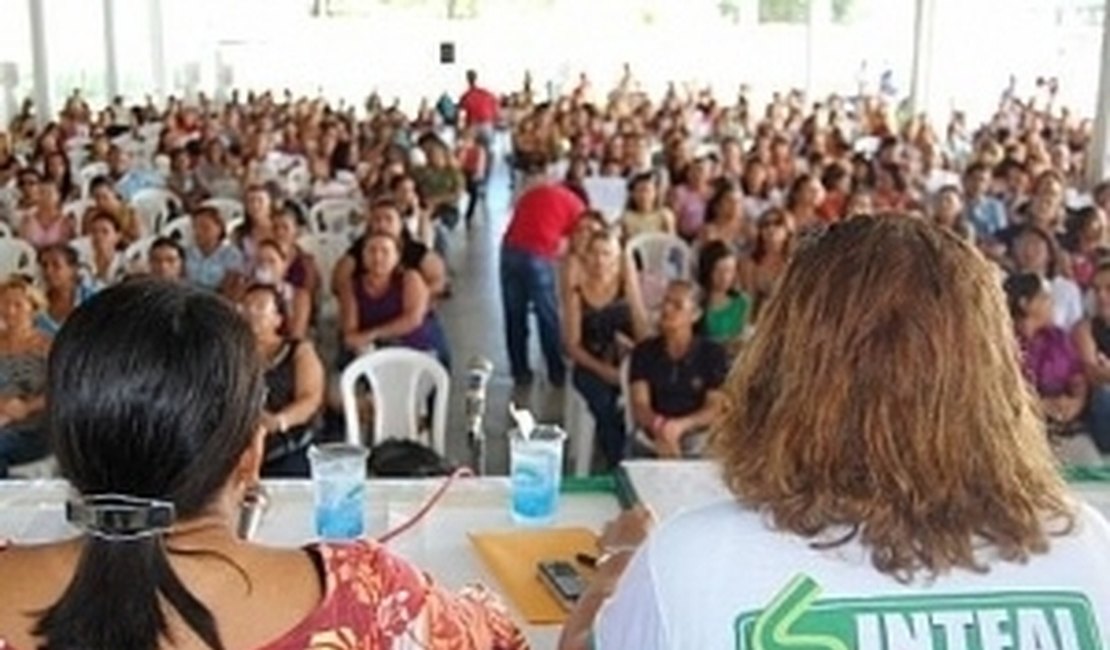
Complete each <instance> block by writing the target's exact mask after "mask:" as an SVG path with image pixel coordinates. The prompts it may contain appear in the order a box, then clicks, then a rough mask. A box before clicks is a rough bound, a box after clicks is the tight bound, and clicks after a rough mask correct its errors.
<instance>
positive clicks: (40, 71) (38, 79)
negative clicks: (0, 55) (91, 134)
mask: <svg viewBox="0 0 1110 650" xmlns="http://www.w3.org/2000/svg"><path fill="white" fill-rule="evenodd" d="M43 4H44V3H43V0H27V7H28V9H29V10H30V11H29V15H30V17H31V68H32V74H33V76H34V80H35V88H34V100H35V118H36V119H37V120H38V122H39V124H46V123H47V122H49V121H50V120H51V119H53V117H54V107H53V105H52V104H51V103H50V73H49V71H48V66H47V57H46V15H45V9H46V8H45V7H44V6H43Z"/></svg>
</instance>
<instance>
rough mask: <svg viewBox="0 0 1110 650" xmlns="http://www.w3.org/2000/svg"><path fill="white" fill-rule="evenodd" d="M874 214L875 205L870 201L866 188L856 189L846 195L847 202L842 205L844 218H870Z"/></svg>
mask: <svg viewBox="0 0 1110 650" xmlns="http://www.w3.org/2000/svg"><path fill="white" fill-rule="evenodd" d="M874 214H875V204H874V202H873V201H872V200H871V191H870V190H868V189H866V188H862V187H861V188H856V189H854V190H852V193H851V194H850V195H848V202H847V203H846V204H845V205H844V218H845V219H851V218H852V217H870V216H872V215H874Z"/></svg>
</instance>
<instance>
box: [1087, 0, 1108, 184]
mask: <svg viewBox="0 0 1110 650" xmlns="http://www.w3.org/2000/svg"><path fill="white" fill-rule="evenodd" d="M1100 60H1101V65H1100V66H1099V73H1098V103H1097V104H1096V106H1095V125H1094V126H1095V132H1094V138H1093V139H1092V141H1091V150H1090V152H1089V158H1088V161H1087V180H1088V181H1089V182H1090V183H1091V184H1092V185H1093V184H1095V183H1099V182H1101V181H1103V180H1106V178H1107V177H1108V176H1110V0H1106V8H1105V9H1104V14H1103V17H1102V56H1101V57H1100Z"/></svg>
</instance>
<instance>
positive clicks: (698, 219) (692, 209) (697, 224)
mask: <svg viewBox="0 0 1110 650" xmlns="http://www.w3.org/2000/svg"><path fill="white" fill-rule="evenodd" d="M674 193H675V209H676V210H675V211H676V212H677V213H678V214H677V216H678V232H679V234H680V235H682V236H683V237H685V238H687V239H693V238H694V237H697V235H698V231H699V230H701V227H702V224H703V223H705V199H704V198H703V197H702V196H701V195H700V194H698V193H697V192H695V191H693V190H691V189H690V188H688V187H686V186H685V185H678V186H676V187H675V188H674Z"/></svg>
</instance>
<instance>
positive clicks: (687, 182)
mask: <svg viewBox="0 0 1110 650" xmlns="http://www.w3.org/2000/svg"><path fill="white" fill-rule="evenodd" d="M709 165H710V162H709V161H708V160H705V159H699V160H695V161H693V162H691V163H688V164H687V165H686V168H685V169H684V170H683V171H682V179H681V180H677V181H676V183H677V184H676V185H674V186H673V188H672V189H671V196H670V200H669V201H668V207H670V209H671V212H672V213H674V215H675V218H676V220H677V221H676V225H677V228H678V234H679V235H681V236H682V238H683V239H685V240H686V241H693V240H694V238H696V237H697V236H698V232H699V231H700V230H701V227H702V224H703V223H704V222H705V204H706V202H707V201H709V197H710V195H711V194H712V192H713V185H712V178H711V176H710V172H709Z"/></svg>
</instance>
